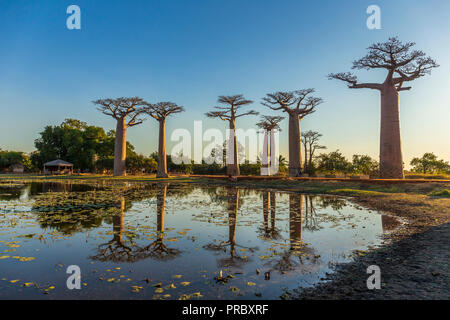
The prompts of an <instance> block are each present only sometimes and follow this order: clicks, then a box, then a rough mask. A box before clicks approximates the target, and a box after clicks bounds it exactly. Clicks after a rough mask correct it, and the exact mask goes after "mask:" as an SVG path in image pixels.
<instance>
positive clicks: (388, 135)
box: [380, 84, 404, 179]
mask: <svg viewBox="0 0 450 320" xmlns="http://www.w3.org/2000/svg"><path fill="white" fill-rule="evenodd" d="M380 176H381V178H386V179H387V178H390V179H393V178H394V179H403V178H404V174H403V159H402V149H401V139H400V114H399V99H398V92H397V90H396V88H395V87H394V85H391V84H386V85H385V86H384V88H383V89H382V90H381V129H380Z"/></svg>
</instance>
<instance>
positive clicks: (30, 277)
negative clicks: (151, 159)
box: [0, 182, 396, 299]
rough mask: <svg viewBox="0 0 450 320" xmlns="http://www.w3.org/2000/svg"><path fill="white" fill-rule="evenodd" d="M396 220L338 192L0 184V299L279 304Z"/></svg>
mask: <svg viewBox="0 0 450 320" xmlns="http://www.w3.org/2000/svg"><path fill="white" fill-rule="evenodd" d="M392 219H393V218H392V217H389V216H383V215H381V214H379V213H377V212H374V211H370V210H367V209H365V208H362V207H360V206H358V205H356V204H354V203H352V202H350V201H349V200H348V199H344V198H340V197H336V196H321V195H304V194H299V193H288V192H272V191H270V192H269V191H260V190H251V189H240V188H227V187H216V186H205V185H193V184H188V185H181V184H176V183H158V184H142V183H126V184H124V183H116V184H114V185H105V184H103V185H101V186H100V185H98V184H94V183H92V184H89V185H83V184H76V183H38V182H33V183H30V184H13V183H11V185H10V186H9V187H8V186H7V184H5V183H2V186H1V187H0V298H2V299H6V298H14V299H49V298H59V299H80V298H83V299H260V298H262V299H279V298H280V296H281V295H282V294H283V293H284V292H285V290H291V289H294V288H298V287H299V286H311V285H314V284H315V283H317V282H320V281H321V278H323V277H324V276H325V273H327V272H331V267H332V265H333V264H335V263H341V262H346V261H349V260H350V259H351V257H352V254H353V252H354V251H355V250H360V251H363V250H367V249H369V248H370V247H375V246H377V245H379V244H380V243H381V236H382V235H383V232H389V231H391V230H392V228H394V227H395V225H396V221H394V220H395V219H394V220H392ZM69 265H77V266H79V267H80V268H81V283H82V285H81V289H80V290H69V289H67V286H66V280H67V277H68V276H69V275H68V274H66V269H67V267H68V266H69ZM14 280H18V281H14Z"/></svg>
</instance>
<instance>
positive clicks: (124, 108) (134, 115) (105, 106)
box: [93, 97, 145, 176]
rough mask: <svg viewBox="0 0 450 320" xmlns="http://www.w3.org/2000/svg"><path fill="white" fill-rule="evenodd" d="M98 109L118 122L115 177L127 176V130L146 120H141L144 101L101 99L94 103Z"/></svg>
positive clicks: (115, 147) (134, 99)
mask: <svg viewBox="0 0 450 320" xmlns="http://www.w3.org/2000/svg"><path fill="white" fill-rule="evenodd" d="M93 103H94V104H96V105H98V107H97V109H98V110H99V111H101V112H103V113H104V114H106V115H108V116H111V117H113V118H114V119H116V120H117V126H116V138H115V139H116V140H115V145H114V175H115V176H125V175H126V172H127V171H126V159H127V149H126V145H127V129H128V128H129V127H133V126H136V125H138V124H141V123H142V122H143V121H144V119H141V118H139V116H140V114H141V113H142V107H143V105H144V103H145V101H144V100H142V99H141V98H138V97H133V98H124V97H122V98H117V99H99V100H96V101H93Z"/></svg>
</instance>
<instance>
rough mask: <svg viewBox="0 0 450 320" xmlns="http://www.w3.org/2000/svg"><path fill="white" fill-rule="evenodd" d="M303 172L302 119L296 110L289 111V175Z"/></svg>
mask: <svg viewBox="0 0 450 320" xmlns="http://www.w3.org/2000/svg"><path fill="white" fill-rule="evenodd" d="M301 173H302V150H301V141H300V121H299V119H298V115H297V113H295V112H291V113H289V175H290V176H294V177H296V176H298V175H300V174H301Z"/></svg>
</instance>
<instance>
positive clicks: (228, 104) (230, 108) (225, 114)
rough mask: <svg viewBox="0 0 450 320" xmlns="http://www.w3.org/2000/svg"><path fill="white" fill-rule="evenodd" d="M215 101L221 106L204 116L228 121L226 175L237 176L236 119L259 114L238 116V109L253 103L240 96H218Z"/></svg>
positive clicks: (250, 113)
mask: <svg viewBox="0 0 450 320" xmlns="http://www.w3.org/2000/svg"><path fill="white" fill-rule="evenodd" d="M217 101H218V102H219V103H221V104H222V106H216V107H215V109H216V110H215V111H210V112H207V113H205V115H206V116H207V117H208V118H219V119H221V120H223V121H228V123H229V129H230V137H229V140H228V152H227V175H229V176H238V175H239V174H240V171H239V162H238V152H237V139H236V119H237V118H240V117H243V116H248V115H258V114H259V113H258V112H256V111H254V110H250V111H248V112H244V113H240V114H238V111H239V109H241V108H242V107H244V106H246V105H248V104H251V103H253V101H251V100H247V99H245V98H244V96H243V95H241V94H238V95H234V96H219V99H218V100H217Z"/></svg>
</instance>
